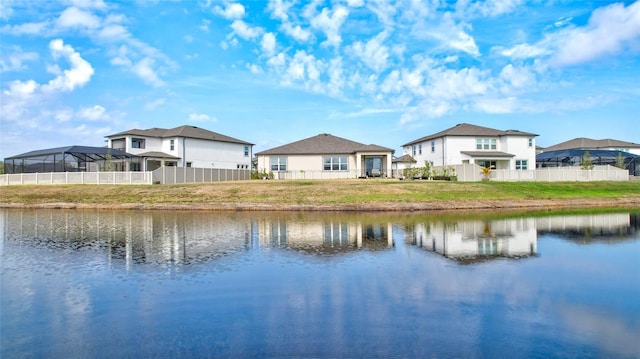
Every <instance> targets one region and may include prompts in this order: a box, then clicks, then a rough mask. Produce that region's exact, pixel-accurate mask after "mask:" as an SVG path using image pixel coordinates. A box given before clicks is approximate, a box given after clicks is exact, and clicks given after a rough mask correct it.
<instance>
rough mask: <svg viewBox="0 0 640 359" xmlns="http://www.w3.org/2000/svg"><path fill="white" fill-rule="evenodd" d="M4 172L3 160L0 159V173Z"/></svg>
mask: <svg viewBox="0 0 640 359" xmlns="http://www.w3.org/2000/svg"><path fill="white" fill-rule="evenodd" d="M3 174H4V162H3V161H0V175H3Z"/></svg>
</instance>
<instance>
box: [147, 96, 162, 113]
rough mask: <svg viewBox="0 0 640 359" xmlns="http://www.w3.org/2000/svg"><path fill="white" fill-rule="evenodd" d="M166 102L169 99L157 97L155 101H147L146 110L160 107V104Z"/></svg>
mask: <svg viewBox="0 0 640 359" xmlns="http://www.w3.org/2000/svg"><path fill="white" fill-rule="evenodd" d="M166 102H167V99H166V98H159V99H155V100H153V101H151V102H147V103H146V104H145V105H144V109H145V110H147V111H153V110H155V109H156V108H158V107H160V106H162V105H164V104H165V103H166Z"/></svg>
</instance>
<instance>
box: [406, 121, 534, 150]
mask: <svg viewBox="0 0 640 359" xmlns="http://www.w3.org/2000/svg"><path fill="white" fill-rule="evenodd" d="M445 136H473V137H480V136H486V137H500V136H538V135H536V134H534V133H529V132H522V131H518V130H506V131H502V130H496V129H493V128H489V127H482V126H476V125H471V124H468V123H460V124H457V125H455V126H453V127H451V128H448V129H446V130H444V131H440V132H438V133H434V134H433V135H429V136H425V137H420V138H418V139H416V140H413V141H411V142H407V143H405V144H404V145H402V146H411V145H413V144H416V143H420V142H425V141H430V140H433V139H436V138H440V137H445Z"/></svg>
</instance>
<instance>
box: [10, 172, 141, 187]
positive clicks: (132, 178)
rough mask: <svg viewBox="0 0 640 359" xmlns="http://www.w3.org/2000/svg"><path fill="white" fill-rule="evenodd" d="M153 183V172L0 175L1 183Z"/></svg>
mask: <svg viewBox="0 0 640 359" xmlns="http://www.w3.org/2000/svg"><path fill="white" fill-rule="evenodd" d="M23 184H26V185H28V184H40V185H44V184H151V172H48V173H17V174H4V175H0V185H3V186H9V185H23Z"/></svg>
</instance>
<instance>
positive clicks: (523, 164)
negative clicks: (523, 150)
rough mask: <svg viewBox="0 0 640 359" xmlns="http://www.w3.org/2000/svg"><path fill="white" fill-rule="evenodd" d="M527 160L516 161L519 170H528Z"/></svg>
mask: <svg viewBox="0 0 640 359" xmlns="http://www.w3.org/2000/svg"><path fill="white" fill-rule="evenodd" d="M527 165H528V163H527V160H516V169H517V170H527V169H528V166H527Z"/></svg>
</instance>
